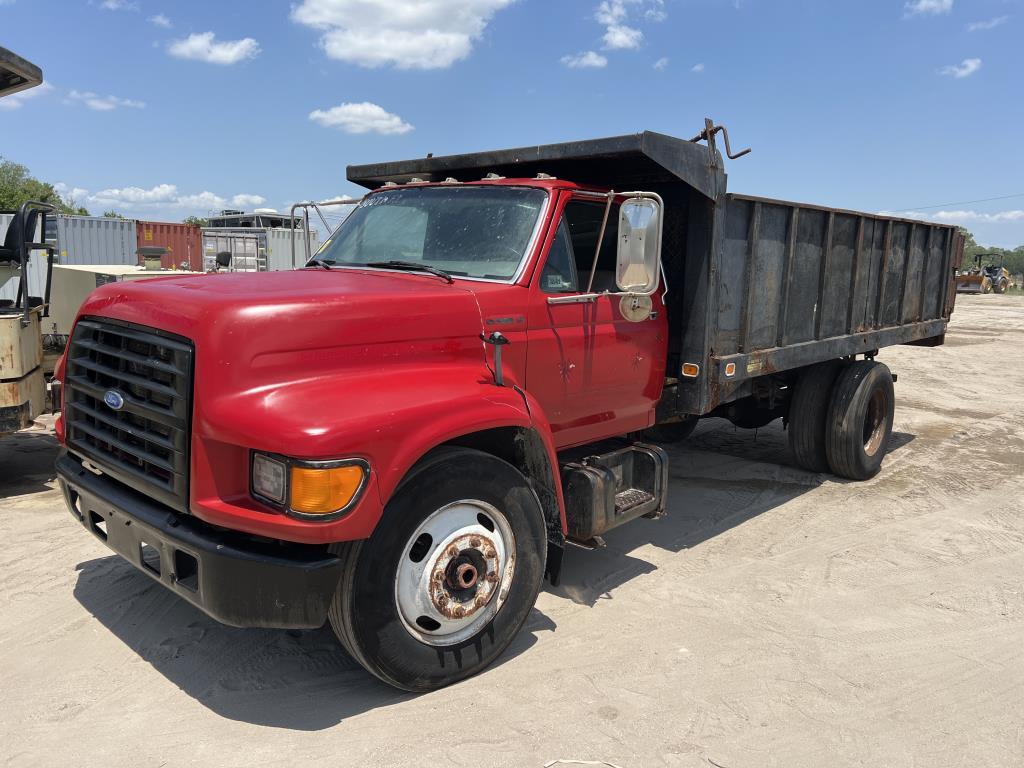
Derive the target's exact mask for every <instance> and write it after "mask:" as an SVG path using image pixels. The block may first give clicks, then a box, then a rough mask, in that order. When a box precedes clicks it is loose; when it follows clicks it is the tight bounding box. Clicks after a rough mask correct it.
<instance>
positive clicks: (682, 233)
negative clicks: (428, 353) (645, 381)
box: [348, 131, 963, 418]
mask: <svg viewBox="0 0 1024 768" xmlns="http://www.w3.org/2000/svg"><path fill="white" fill-rule="evenodd" d="M706 137H707V135H706V134H703V135H702V136H701V137H697V138H698V139H704V140H706ZM713 139H714V133H712V142H711V143H710V144H706V145H705V144H701V143H697V142H696V140H690V141H686V140H683V139H678V138H674V137H672V136H666V135H664V134H659V133H654V132H651V131H645V132H643V133H637V134H631V135H628V136H615V137H611V138H607V139H592V140H588V141H578V142H569V143H565V144H548V145H540V146H533V147H521V148H517V149H507V150H498V151H493V152H478V153H472V154H463V155H450V156H446V157H427V158H419V159H415V160H404V161H398V162H389V163H378V164H374V165H363V166H349V168H348V178H349V180H350V181H354V182H356V183H358V184H361V185H363V186H365V187H368V188H371V189H373V188H376V187H379V186H380V185H382V184H384V183H385V182H388V181H393V182H396V183H405V182H408V181H409V180H410V179H411V178H413V177H417V178H421V179H424V180H431V181H440V180H443V179H445V178H448V177H453V178H455V179H457V180H459V181H471V180H476V179H480V178H481V177H483V176H484V174H486V173H489V172H494V173H498V174H500V175H502V176H507V177H510V178H512V177H517V178H524V177H530V176H533V175H536V174H537V173H546V174H550V175H552V176H556V177H558V178H561V179H568V180H570V181H575V182H577V183H582V184H592V185H596V186H600V187H605V188H608V187H610V188H613V189H616V190H620V191H627V190H637V189H642V190H647V191H652V192H657V193H658V194H660V195H661V196H662V198H663V199H664V201H665V232H664V237H663V250H662V257H663V261H664V265H665V275H666V279H667V283H668V294H667V296H666V304H667V306H668V314H669V323H670V333H671V338H670V344H669V350H670V351H669V360H668V375H669V386H668V387H667V388H666V392H665V396H664V397H663V400H662V404H661V406H660V408H659V411H660V415H659V418H665V417H667V416H671V415H673V414H706V413H710V412H711V411H713V410H714V409H715V408H716V407H718V406H719V405H721V404H723V403H727V402H730V401H732V400H736V399H738V398H740V397H744V396H747V395H750V394H751V393H752V391H753V383H754V382H755V381H756V380H757V379H758V378H760V377H762V376H765V375H771V374H775V373H783V372H785V371H790V370H794V369H796V368H800V367H803V366H806V365H810V364H813V363H816V362H821V361H824V360H828V359H830V358H836V357H843V356H847V355H854V354H858V353H864V352H869V351H872V350H876V349H880V348H882V347H885V346H890V345H893V344H924V345H937V344H941V343H942V341H943V335H944V333H945V330H946V323H947V321H948V320H949V316H950V313H951V312H952V309H953V301H954V298H955V295H956V294H955V290H954V283H953V280H954V270H955V269H956V268H957V267H958V266H959V264H960V259H961V257H962V253H963V238H962V236H961V235H960V234H959V233H958V231H957V229H956V228H955V227H951V226H947V225H939V224H932V223H928V222H921V221H911V220H907V219H898V218H890V217H885V216H877V215H873V214H868V213H857V212H854V211H845V210H840V209H836V208H826V207H823V206H818V205H805V204H802V203H791V202H784V201H781V200H770V199H765V198H757V197H749V196H745V195H736V194H730V193H728V192H727V189H726V187H727V184H726V182H727V177H726V174H725V171H724V166H723V162H722V156H721V154H720V153H719V152H718V150H717V147H716V145H715V143H714V140H713ZM683 363H696V364H697V365H698V366H699V373H698V374H697V376H696V377H692V378H687V377H684V376H682V365H683ZM729 372H731V373H729ZM676 380H678V381H676Z"/></svg>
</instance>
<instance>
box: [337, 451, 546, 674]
mask: <svg viewBox="0 0 1024 768" xmlns="http://www.w3.org/2000/svg"><path fill="white" fill-rule="evenodd" d="M335 551H337V552H338V554H339V555H340V556H341V558H342V560H343V575H342V579H341V583H340V584H339V586H338V590H337V592H336V593H335V596H334V600H333V602H332V605H331V608H330V611H329V616H330V621H331V626H332V627H333V629H334V631H335V634H336V635H337V636H338V639H339V640H340V641H341V643H342V645H344V646H345V648H346V649H347V650H348V651H349V653H350V654H351V655H352V656H353V657H354V658H355V659H356V660H357V661H358V662H359V663H360V664H362V665H363V666H364V667H366V669H367V670H369V671H370V672H372V673H373V674H374V675H376V676H377V677H379V678H380V679H381V680H383V681H384V682H386V683H389V684H391V685H393V686H395V687H398V688H402V689H405V690H409V691H429V690H434V689H436V688H441V687H443V686H445V685H449V684H451V683H454V682H456V681H458V680H461V679H463V678H466V677H469V676H470V675H473V674H476V673H477V672H479V671H481V670H482V669H484V668H485V667H487V666H488V665H489V664H490V663H491V662H493V661H494V659H496V658H497V657H498V655H499V654H501V652H502V651H504V650H505V648H506V647H507V646H508V644H509V643H510V642H511V641H512V639H513V638H514V637H515V636H516V634H517V633H518V632H519V629H520V627H522V625H523V622H524V621H525V620H526V617H527V616H528V615H529V612H530V609H531V608H532V607H533V604H534V602H535V600H536V599H537V593H538V592H539V591H540V586H541V580H542V577H543V574H544V561H545V556H546V552H547V534H546V527H545V523H544V516H543V512H542V510H541V508H540V504H539V502H538V501H537V497H536V495H535V494H534V493H533V490H532V489H531V488H530V486H529V484H528V483H527V482H526V479H525V478H524V477H523V475H522V474H521V473H520V472H519V471H518V470H517V469H516V468H515V467H513V466H512V465H511V464H508V463H507V462H505V461H502V460H501V459H498V458H496V457H494V456H491V455H489V454H486V453H482V452H480V451H475V450H470V449H466V448H451V449H443V450H440V451H437V452H435V453H434V454H432V455H431V456H430V457H428V458H427V459H425V460H424V461H423V462H421V463H420V464H419V465H417V467H415V468H414V469H413V470H412V471H411V472H410V475H409V477H408V478H407V479H406V480H405V481H404V482H403V484H402V485H401V487H400V488H399V490H398V491H397V492H396V493H395V495H394V497H393V498H392V499H391V501H390V502H389V503H388V505H387V507H386V508H385V510H384V515H383V517H382V518H381V521H380V523H379V524H378V526H377V529H376V530H375V531H374V534H373V536H372V537H370V538H369V539H367V540H366V541H360V542H349V543H345V544H339V545H336V546H335Z"/></svg>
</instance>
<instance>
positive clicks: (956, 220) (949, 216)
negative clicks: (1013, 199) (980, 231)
mask: <svg viewBox="0 0 1024 768" xmlns="http://www.w3.org/2000/svg"><path fill="white" fill-rule="evenodd" d="M930 218H933V219H935V220H936V221H944V222H947V223H949V224H963V223H967V222H985V223H988V224H994V223H998V222H1006V221H1024V211H999V212H997V213H979V212H978V211H937V212H936V213H933V214H930Z"/></svg>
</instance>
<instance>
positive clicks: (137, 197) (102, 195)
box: [91, 184, 178, 204]
mask: <svg viewBox="0 0 1024 768" xmlns="http://www.w3.org/2000/svg"><path fill="white" fill-rule="evenodd" d="M91 198H92V199H94V200H97V201H102V202H110V203H126V204H134V203H171V202H174V201H175V200H176V199H177V198H178V188H177V187H176V186H175V185H174V184H157V185H156V186H155V187H151V188H150V189H142V187H121V188H119V189H118V188H111V189H102V190H100V191H99V192H97V193H96V194H95V195H91Z"/></svg>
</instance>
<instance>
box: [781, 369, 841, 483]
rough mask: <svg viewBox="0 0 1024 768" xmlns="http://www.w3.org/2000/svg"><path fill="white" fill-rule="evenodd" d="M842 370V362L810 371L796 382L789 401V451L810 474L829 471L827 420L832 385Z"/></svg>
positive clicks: (807, 370)
mask: <svg viewBox="0 0 1024 768" xmlns="http://www.w3.org/2000/svg"><path fill="white" fill-rule="evenodd" d="M841 368H842V364H841V363H840V362H839V361H838V360H829V361H828V362H825V363H818V364H817V365H812V366H810V367H809V368H806V369H805V370H804V371H803V372H802V373H801V374H800V376H799V378H798V379H797V380H796V386H795V388H794V392H793V397H792V399H791V400H790V401H789V448H790V450H791V451H792V453H793V458H794V459H795V460H796V463H797V465H798V466H800V467H802V468H803V469H806V470H808V471H809V472H828V471H829V464H828V456H827V455H826V451H825V418H826V416H827V415H828V404H829V401H830V400H831V398H832V384H833V383H834V382H835V380H836V376H837V375H838V374H839V371H840V370H841Z"/></svg>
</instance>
